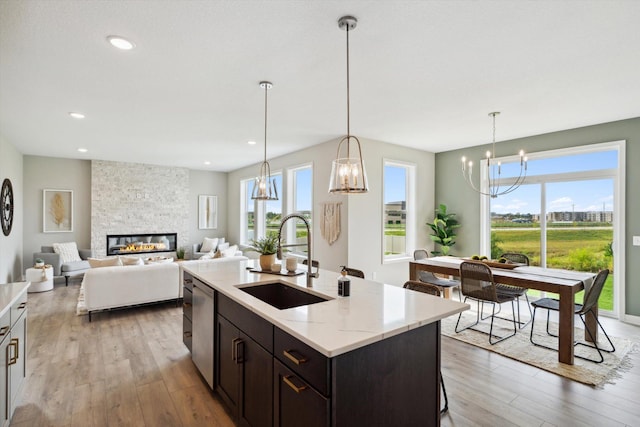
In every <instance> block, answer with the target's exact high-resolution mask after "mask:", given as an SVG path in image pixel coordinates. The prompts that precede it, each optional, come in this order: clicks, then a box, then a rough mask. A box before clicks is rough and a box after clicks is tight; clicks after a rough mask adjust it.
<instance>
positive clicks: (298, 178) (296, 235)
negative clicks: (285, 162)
mask: <svg viewBox="0 0 640 427" xmlns="http://www.w3.org/2000/svg"><path fill="white" fill-rule="evenodd" d="M272 177H273V178H274V179H275V182H276V189H277V191H278V197H279V198H278V200H268V201H257V200H251V192H252V191H253V186H254V179H247V180H243V181H241V184H240V189H241V192H242V195H241V206H240V208H241V224H240V230H241V232H240V240H241V242H242V244H245V245H250V244H251V240H252V239H258V238H260V237H263V236H265V235H267V234H273V233H278V231H279V229H280V223H281V222H282V218H283V217H284V216H285V215H286V214H287V213H293V212H298V213H301V214H302V215H303V216H304V217H305V219H307V221H309V223H310V224H311V221H312V218H313V166H312V165H311V164H305V165H301V166H295V167H291V168H289V169H287V171H286V180H283V173H281V172H278V173H273V174H272ZM285 202H286V205H285ZM285 206H286V209H285ZM284 231H285V234H284V235H285V239H286V240H283V241H284V242H285V243H294V242H298V243H306V238H307V231H306V228H305V227H304V224H303V223H302V222H301V221H293V220H292V221H290V222H288V223H287V229H286V230H284ZM292 249H293V250H292V251H293V252H294V253H295V252H298V253H303V252H306V249H305V248H303V247H300V248H299V249H298V248H292Z"/></svg>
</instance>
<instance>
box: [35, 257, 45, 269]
mask: <svg viewBox="0 0 640 427" xmlns="http://www.w3.org/2000/svg"><path fill="white" fill-rule="evenodd" d="M35 266H36V267H44V260H43V259H42V258H36V265H35Z"/></svg>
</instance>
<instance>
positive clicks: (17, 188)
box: [0, 137, 24, 283]
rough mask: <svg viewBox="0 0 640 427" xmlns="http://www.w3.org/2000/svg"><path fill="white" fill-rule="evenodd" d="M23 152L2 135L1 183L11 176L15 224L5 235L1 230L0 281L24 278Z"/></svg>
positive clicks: (0, 151) (8, 281)
mask: <svg viewBox="0 0 640 427" xmlns="http://www.w3.org/2000/svg"><path fill="white" fill-rule="evenodd" d="M22 167H23V166H22V153H20V152H19V151H18V150H17V149H16V148H15V147H14V146H13V145H12V144H10V143H9V142H7V141H5V140H4V139H2V137H0V185H2V182H3V181H4V180H5V178H9V180H10V181H11V186H12V187H13V201H14V207H13V226H12V228H11V233H10V234H9V235H8V236H5V235H4V233H2V232H0V283H11V282H18V281H20V280H22V274H23V273H22V269H23V260H22V236H23V231H22V226H23V224H24V221H23V219H22V215H23V212H24V202H23V200H24V197H23V177H22V176H23V174H22Z"/></svg>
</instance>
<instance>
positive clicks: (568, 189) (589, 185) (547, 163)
mask: <svg viewBox="0 0 640 427" xmlns="http://www.w3.org/2000/svg"><path fill="white" fill-rule="evenodd" d="M617 159H618V158H617V151H615V150H614V151H607V152H598V153H588V154H579V155H573V156H566V157H562V158H552V159H540V160H533V161H530V162H529V163H528V165H527V176H535V175H547V174H558V173H563V172H578V171H587V170H597V169H615V168H616V167H617ZM505 169H507V168H506V167H505ZM505 169H503V171H502V175H503V176H505V175H506V174H508V173H509V171H508V170H505ZM516 169H518V170H519V168H516ZM516 169H511V174H512V175H513V174H514V173H516V172H515V170H516ZM545 186H546V203H547V209H546V210H547V212H565V211H566V212H574V211H575V212H584V211H602V210H605V211H612V210H613V179H595V180H586V181H573V182H551V183H547V184H545ZM540 192H541V186H540V184H527V181H526V179H525V183H524V184H523V185H522V186H520V187H519V188H518V189H517V190H516V191H514V192H512V193H509V194H507V195H503V196H498V197H497V198H496V199H493V200H491V212H495V213H499V214H505V213H512V214H515V213H530V214H539V213H540Z"/></svg>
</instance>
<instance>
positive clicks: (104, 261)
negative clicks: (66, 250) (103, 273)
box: [87, 256, 122, 268]
mask: <svg viewBox="0 0 640 427" xmlns="http://www.w3.org/2000/svg"><path fill="white" fill-rule="evenodd" d="M87 261H89V265H90V266H91V268H100V267H114V266H118V267H119V266H121V265H122V263H121V262H120V258H118V257H117V256H116V257H109V258H89V259H87Z"/></svg>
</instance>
